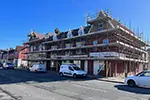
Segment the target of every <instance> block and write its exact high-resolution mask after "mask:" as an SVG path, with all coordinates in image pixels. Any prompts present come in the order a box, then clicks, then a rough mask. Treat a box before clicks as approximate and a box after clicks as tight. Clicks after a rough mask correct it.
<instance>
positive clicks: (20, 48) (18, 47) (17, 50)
mask: <svg viewBox="0 0 150 100" xmlns="http://www.w3.org/2000/svg"><path fill="white" fill-rule="evenodd" d="M23 48H24V46H16V52H20V51H21V50H22V49H23Z"/></svg>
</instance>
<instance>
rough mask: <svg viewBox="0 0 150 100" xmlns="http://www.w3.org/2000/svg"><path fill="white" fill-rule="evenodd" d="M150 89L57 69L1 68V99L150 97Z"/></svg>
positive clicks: (127, 99)
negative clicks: (69, 74) (66, 74)
mask: <svg viewBox="0 0 150 100" xmlns="http://www.w3.org/2000/svg"><path fill="white" fill-rule="evenodd" d="M148 98H150V89H144V88H131V87H128V86H125V85H123V84H119V83H111V82H104V81H99V80H96V79H91V78H86V79H73V78H69V77H59V75H58V74H57V73H56V72H47V73H33V72H28V71H25V70H6V69H5V70H0V100H148Z"/></svg>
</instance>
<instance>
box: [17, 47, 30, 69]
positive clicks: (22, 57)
mask: <svg viewBox="0 0 150 100" xmlns="http://www.w3.org/2000/svg"><path fill="white" fill-rule="evenodd" d="M25 52H29V48H28V46H27V45H24V46H23V48H22V49H21V50H20V51H19V52H18V67H25V66H28V61H27V59H28V55H27V54H25Z"/></svg>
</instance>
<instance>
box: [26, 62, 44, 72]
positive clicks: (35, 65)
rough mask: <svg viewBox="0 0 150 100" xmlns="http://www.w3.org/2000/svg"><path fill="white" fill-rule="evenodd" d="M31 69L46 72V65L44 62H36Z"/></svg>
mask: <svg viewBox="0 0 150 100" xmlns="http://www.w3.org/2000/svg"><path fill="white" fill-rule="evenodd" d="M29 70H30V71H32V72H46V66H45V65H44V64H34V65H33V66H32V67H30V68H29Z"/></svg>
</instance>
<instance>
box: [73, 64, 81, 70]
mask: <svg viewBox="0 0 150 100" xmlns="http://www.w3.org/2000/svg"><path fill="white" fill-rule="evenodd" d="M73 69H74V70H81V69H80V68H79V67H78V66H76V65H73Z"/></svg>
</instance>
